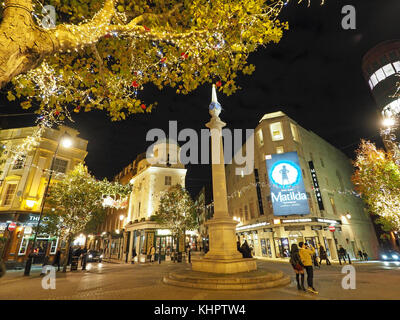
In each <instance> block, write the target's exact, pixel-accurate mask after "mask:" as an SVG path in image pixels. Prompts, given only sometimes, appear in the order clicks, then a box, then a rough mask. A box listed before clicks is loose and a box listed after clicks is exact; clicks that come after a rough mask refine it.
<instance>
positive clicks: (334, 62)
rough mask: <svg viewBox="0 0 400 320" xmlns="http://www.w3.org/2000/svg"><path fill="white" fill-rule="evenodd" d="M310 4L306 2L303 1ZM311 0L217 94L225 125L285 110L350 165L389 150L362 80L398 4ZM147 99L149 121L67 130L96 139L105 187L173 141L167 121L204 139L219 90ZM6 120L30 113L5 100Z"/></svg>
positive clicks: (89, 118)
mask: <svg viewBox="0 0 400 320" xmlns="http://www.w3.org/2000/svg"><path fill="white" fill-rule="evenodd" d="M305 1H306V0H305ZM325 2H326V4H325V5H324V6H322V7H321V6H320V5H319V0H312V3H313V4H312V6H311V7H310V8H307V6H306V5H305V4H302V5H297V4H296V3H297V1H292V3H291V4H289V5H288V6H287V7H285V8H284V11H283V12H282V14H281V20H284V21H285V20H287V21H289V25H290V30H289V31H286V32H285V33H284V36H283V38H282V40H281V42H280V43H279V44H277V45H275V44H272V45H269V46H268V47H267V48H264V49H261V48H260V49H259V50H258V51H257V52H256V53H254V54H252V55H251V57H250V62H251V63H253V64H255V65H256V71H255V73H253V75H251V76H245V77H241V78H239V82H238V83H239V85H240V86H241V87H242V89H241V90H239V91H237V92H236V93H235V94H233V95H232V96H229V97H227V96H224V95H223V94H222V93H221V94H219V96H218V100H219V101H220V102H221V104H222V107H223V108H224V110H223V112H222V114H221V119H222V120H223V121H225V122H227V124H228V127H229V128H232V129H233V128H241V129H245V128H252V129H254V128H255V127H256V126H257V124H258V121H259V120H260V118H261V117H262V116H263V115H264V114H265V113H269V112H274V111H278V110H281V111H283V112H285V113H286V114H287V115H288V116H290V117H291V118H293V119H294V120H295V121H296V122H298V123H299V124H300V125H301V126H303V127H304V128H306V129H309V130H311V131H313V132H315V133H316V134H318V135H319V136H321V137H322V138H324V139H326V140H327V141H329V142H330V143H331V144H333V145H334V146H335V147H337V148H339V149H341V150H342V151H343V152H345V153H346V154H347V156H349V157H350V158H353V157H354V150H355V149H356V148H357V145H358V143H359V141H360V139H361V138H367V139H370V140H372V141H374V142H377V143H378V144H379V145H381V141H380V138H379V118H378V114H377V109H376V106H375V102H374V100H373V98H372V95H371V93H370V91H369V87H368V85H367V83H366V82H365V80H364V78H363V75H362V71H361V60H362V57H363V56H364V54H365V53H366V52H367V51H368V50H369V49H371V48H372V47H373V46H375V45H377V44H378V43H380V42H382V41H385V40H391V39H396V38H399V28H398V27H399V23H398V16H399V13H400V1H399V0H362V1H361V0H359V1H338V0H326V1H325ZM347 4H351V5H354V6H355V7H356V10H357V29H356V30H343V29H342V27H341V20H342V17H343V15H342V14H341V9H342V7H343V6H344V5H347ZM140 97H142V98H144V101H145V102H148V103H150V102H152V101H158V103H159V105H158V107H157V108H156V109H154V110H153V112H152V113H151V114H138V115H132V116H130V117H129V118H128V119H127V120H125V121H121V122H111V121H110V120H109V119H108V117H107V115H106V113H105V112H100V111H91V112H89V113H83V114H78V115H76V114H75V115H74V120H75V122H74V123H71V122H67V123H66V125H68V126H71V127H74V128H76V129H78V130H79V131H80V136H81V137H82V138H84V139H87V140H89V144H88V156H87V158H86V164H87V165H88V167H89V169H90V171H91V172H92V173H93V174H94V175H96V176H97V177H98V178H102V177H108V178H110V179H112V177H113V176H114V175H115V174H117V173H118V172H119V171H120V170H121V169H122V168H123V167H125V166H127V165H128V164H129V163H130V162H131V161H132V160H134V159H135V157H136V155H138V154H139V153H141V152H144V151H146V149H147V147H148V146H149V145H150V144H151V142H146V140H145V137H146V133H147V131H148V130H150V129H151V128H161V129H163V130H165V131H166V132H167V130H168V121H169V120H177V121H178V130H179V129H183V128H193V129H195V130H196V131H198V132H200V129H202V128H205V126H204V124H205V123H206V122H207V121H208V120H209V114H208V105H209V103H210V99H211V88H210V86H209V85H205V86H202V87H200V88H199V89H197V90H196V91H195V92H193V93H192V94H190V95H186V96H185V95H177V94H176V93H175V90H173V89H166V90H163V91H159V90H158V89H156V88H152V87H148V89H146V90H145V91H144V92H143V93H141V94H140ZM0 108H1V109H0V113H1V114H11V113H23V112H32V111H25V110H22V109H21V108H20V107H19V106H18V105H17V104H15V103H12V104H11V103H9V102H8V101H7V100H6V98H5V95H4V93H2V95H1V96H0ZM35 118H36V116H33V115H28V116H23V117H1V118H0V125H1V127H2V128H13V127H19V126H31V125H34V120H35ZM187 168H188V173H187V180H186V186H187V188H188V190H189V191H190V192H191V193H192V194H193V195H194V194H196V193H197V192H198V191H199V189H200V188H201V186H202V185H203V184H204V183H206V182H207V181H209V180H210V177H211V175H210V168H209V166H207V165H188V166H187Z"/></svg>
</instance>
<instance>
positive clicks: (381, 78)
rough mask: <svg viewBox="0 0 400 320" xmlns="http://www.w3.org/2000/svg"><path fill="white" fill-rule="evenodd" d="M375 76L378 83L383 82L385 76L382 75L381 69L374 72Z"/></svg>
mask: <svg viewBox="0 0 400 320" xmlns="http://www.w3.org/2000/svg"><path fill="white" fill-rule="evenodd" d="M375 75H376V77H377V78H378V82H381V81H382V80H385V78H386V77H385V74H384V73H383V70H382V69H378V70H377V71H376V72H375Z"/></svg>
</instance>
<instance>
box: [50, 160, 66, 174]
mask: <svg viewBox="0 0 400 320" xmlns="http://www.w3.org/2000/svg"><path fill="white" fill-rule="evenodd" d="M67 166H68V161H67V160H64V159H60V158H56V159H55V160H54V164H53V170H54V171H56V172H59V173H66V172H67Z"/></svg>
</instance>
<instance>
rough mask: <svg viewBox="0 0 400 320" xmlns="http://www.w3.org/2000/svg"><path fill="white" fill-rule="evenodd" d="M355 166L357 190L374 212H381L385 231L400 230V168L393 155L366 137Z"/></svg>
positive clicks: (380, 217)
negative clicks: (380, 148)
mask: <svg viewBox="0 0 400 320" xmlns="http://www.w3.org/2000/svg"><path fill="white" fill-rule="evenodd" d="M354 166H355V167H356V170H355V172H354V175H353V177H352V180H353V182H354V184H355V187H356V190H357V191H358V192H360V193H361V195H362V198H363V200H364V201H365V202H366V204H367V205H368V207H369V208H370V210H371V212H372V213H374V214H376V215H378V216H379V219H377V222H378V223H380V224H382V227H383V229H384V230H385V231H394V230H399V229H400V212H399V207H400V168H399V167H398V166H397V165H396V164H395V162H394V161H393V158H392V155H391V154H390V153H386V152H385V151H383V150H379V149H377V148H376V146H375V145H374V144H373V143H371V142H369V141H364V140H362V141H361V144H360V147H359V149H358V150H357V158H356V160H355V161H354Z"/></svg>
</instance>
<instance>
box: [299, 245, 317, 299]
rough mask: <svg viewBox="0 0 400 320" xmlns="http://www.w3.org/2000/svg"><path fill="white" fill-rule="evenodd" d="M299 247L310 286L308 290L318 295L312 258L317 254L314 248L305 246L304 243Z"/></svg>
mask: <svg viewBox="0 0 400 320" xmlns="http://www.w3.org/2000/svg"><path fill="white" fill-rule="evenodd" d="M299 247H300V250H299V255H300V259H301V262H302V263H303V265H304V268H305V269H306V272H307V285H308V288H307V290H308V291H310V292H312V293H318V291H317V290H315V288H314V283H313V282H314V279H313V278H314V270H313V261H312V256H313V255H314V254H315V249H314V247H312V246H308V245H306V244H304V242H299Z"/></svg>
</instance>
